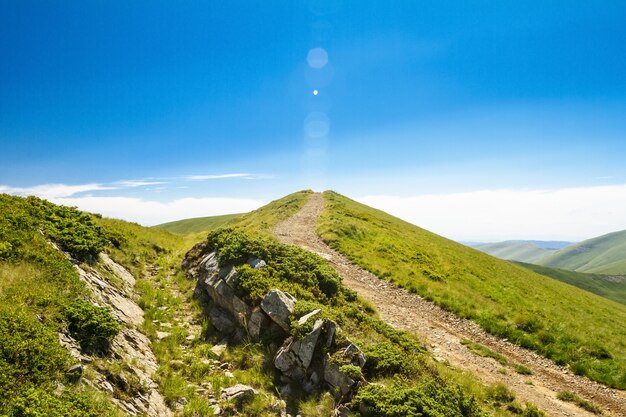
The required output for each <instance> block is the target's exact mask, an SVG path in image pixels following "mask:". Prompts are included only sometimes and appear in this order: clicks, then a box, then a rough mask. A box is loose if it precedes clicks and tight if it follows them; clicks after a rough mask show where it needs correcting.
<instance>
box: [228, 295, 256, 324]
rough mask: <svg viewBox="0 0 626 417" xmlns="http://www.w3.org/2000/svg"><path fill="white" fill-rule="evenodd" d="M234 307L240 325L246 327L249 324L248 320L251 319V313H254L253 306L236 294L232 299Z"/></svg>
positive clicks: (234, 313) (233, 310)
mask: <svg viewBox="0 0 626 417" xmlns="http://www.w3.org/2000/svg"><path fill="white" fill-rule="evenodd" d="M231 303H232V306H233V309H232V312H233V315H234V316H235V320H237V323H239V326H240V327H243V328H245V327H246V326H247V325H248V320H249V319H250V315H251V314H252V308H250V306H249V305H248V304H246V303H244V302H243V300H242V299H241V298H239V297H237V296H236V295H233V298H232V300H231Z"/></svg>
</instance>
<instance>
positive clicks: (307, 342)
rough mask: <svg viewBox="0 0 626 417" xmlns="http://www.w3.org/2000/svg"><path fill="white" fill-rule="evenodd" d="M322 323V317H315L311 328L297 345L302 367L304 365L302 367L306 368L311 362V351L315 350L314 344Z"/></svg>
mask: <svg viewBox="0 0 626 417" xmlns="http://www.w3.org/2000/svg"><path fill="white" fill-rule="evenodd" d="M323 324H324V321H323V320H322V319H317V320H316V321H315V324H314V325H313V330H311V332H309V333H307V335H306V336H304V337H303V338H302V340H301V341H300V346H298V357H299V358H300V362H301V363H302V367H304V369H307V368H308V367H309V365H310V364H311V360H312V359H313V353H314V352H315V346H316V345H317V339H318V338H319V335H320V333H321V331H322V325H323Z"/></svg>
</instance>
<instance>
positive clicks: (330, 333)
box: [326, 320, 337, 348]
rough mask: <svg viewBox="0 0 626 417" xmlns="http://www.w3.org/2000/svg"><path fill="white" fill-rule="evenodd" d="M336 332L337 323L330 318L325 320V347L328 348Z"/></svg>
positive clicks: (333, 340) (333, 341)
mask: <svg viewBox="0 0 626 417" xmlns="http://www.w3.org/2000/svg"><path fill="white" fill-rule="evenodd" d="M336 334H337V323H335V322H334V321H332V320H328V321H327V322H326V347H327V348H329V347H331V346H332V345H333V343H335V335H336Z"/></svg>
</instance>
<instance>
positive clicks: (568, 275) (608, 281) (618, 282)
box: [516, 262, 626, 305]
mask: <svg viewBox="0 0 626 417" xmlns="http://www.w3.org/2000/svg"><path fill="white" fill-rule="evenodd" d="M516 264H518V265H520V266H522V267H524V268H526V269H530V270H531V271H533V272H536V273H538V274H541V275H545V276H547V277H550V278H554V279H556V280H559V281H561V282H564V283H566V284H570V285H573V286H575V287H578V288H581V289H583V290H585V291H589V292H592V293H594V294H598V295H599V296H602V297H604V298H608V299H609V300H613V301H617V302H618V303H620V304H624V305H626V275H601V274H588V273H585V272H576V271H569V270H566V269H559V268H552V267H549V266H541V265H534V264H527V263H523V262H516Z"/></svg>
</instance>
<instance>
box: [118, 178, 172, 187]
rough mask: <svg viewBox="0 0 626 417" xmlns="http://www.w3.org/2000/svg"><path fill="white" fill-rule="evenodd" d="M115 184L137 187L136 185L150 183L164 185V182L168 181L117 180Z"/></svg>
mask: <svg viewBox="0 0 626 417" xmlns="http://www.w3.org/2000/svg"><path fill="white" fill-rule="evenodd" d="M115 184H117V185H119V186H120V187H125V188H135V187H145V186H148V185H162V184H167V182H166V181H146V180H124V181H117V182H116V183H115Z"/></svg>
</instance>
